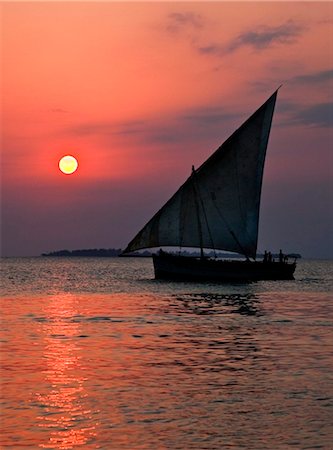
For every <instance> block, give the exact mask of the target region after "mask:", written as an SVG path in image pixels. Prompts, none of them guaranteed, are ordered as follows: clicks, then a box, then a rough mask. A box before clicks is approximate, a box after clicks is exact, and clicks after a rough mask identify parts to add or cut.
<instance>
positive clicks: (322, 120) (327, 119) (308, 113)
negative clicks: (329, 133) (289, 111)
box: [292, 102, 333, 128]
mask: <svg viewBox="0 0 333 450" xmlns="http://www.w3.org/2000/svg"><path fill="white" fill-rule="evenodd" d="M292 120H293V122H294V123H297V124H302V125H308V126H311V127H323V128H329V127H331V126H333V102H331V103H318V104H316V105H312V106H309V107H307V108H304V109H301V110H300V111H298V112H297V113H295V114H294V116H293V118H292Z"/></svg>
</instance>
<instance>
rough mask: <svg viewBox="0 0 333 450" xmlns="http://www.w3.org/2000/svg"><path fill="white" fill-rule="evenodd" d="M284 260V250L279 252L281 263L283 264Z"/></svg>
mask: <svg viewBox="0 0 333 450" xmlns="http://www.w3.org/2000/svg"><path fill="white" fill-rule="evenodd" d="M283 260H284V254H283V253H282V250H281V249H280V251H279V262H280V263H281V264H282V263H283Z"/></svg>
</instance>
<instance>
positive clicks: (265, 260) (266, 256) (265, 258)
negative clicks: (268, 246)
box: [264, 250, 268, 263]
mask: <svg viewBox="0 0 333 450" xmlns="http://www.w3.org/2000/svg"><path fill="white" fill-rule="evenodd" d="M267 258H268V254H267V250H265V253H264V263H267Z"/></svg>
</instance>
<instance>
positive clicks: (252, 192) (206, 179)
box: [125, 91, 277, 257]
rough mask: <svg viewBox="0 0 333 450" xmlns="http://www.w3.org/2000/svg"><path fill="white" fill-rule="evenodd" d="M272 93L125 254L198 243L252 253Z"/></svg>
mask: <svg viewBox="0 0 333 450" xmlns="http://www.w3.org/2000/svg"><path fill="white" fill-rule="evenodd" d="M276 96H277V91H276V92H275V93H274V94H273V95H272V96H271V97H270V98H269V99H268V100H267V101H266V102H265V103H264V104H263V105H262V106H261V107H260V108H259V109H258V110H257V111H256V112H255V113H254V114H253V115H252V116H251V117H250V118H249V119H248V120H247V121H246V122H244V124H243V125H242V126H241V127H240V128H239V129H238V130H236V131H235V132H234V133H233V134H232V135H231V136H230V137H229V138H228V139H227V140H226V141H225V142H224V143H223V144H222V145H221V146H220V147H219V148H218V149H217V150H216V151H215V153H213V154H212V156H211V157H210V158H208V160H207V161H206V162H204V163H203V164H202V165H201V166H200V167H199V169H197V170H196V171H193V172H192V175H191V176H190V177H189V178H188V179H187V180H186V182H185V183H184V184H183V185H182V186H181V187H180V189H179V190H178V191H177V192H176V193H175V194H174V195H173V197H171V199H170V200H169V201H168V202H167V203H166V204H165V205H164V206H163V207H162V208H161V209H160V210H159V211H158V212H157V213H156V214H155V215H154V217H153V218H152V219H151V220H150V221H149V222H148V223H147V224H146V225H145V226H144V227H143V229H142V230H141V231H140V232H139V233H138V234H137V235H136V236H135V238H134V239H133V240H132V241H131V242H130V243H129V245H128V246H127V248H126V250H125V252H133V251H135V250H139V249H143V248H151V247H162V246H181V247H201V248H202V247H204V248H214V249H220V250H227V251H231V252H237V253H241V254H244V255H246V256H251V257H255V255H256V250H257V240H258V221H259V207H260V195H261V185H262V177H263V169H264V162H265V155H266V148H267V144H268V138H269V133H270V128H271V123H272V117H273V112H274V106H275V102H276Z"/></svg>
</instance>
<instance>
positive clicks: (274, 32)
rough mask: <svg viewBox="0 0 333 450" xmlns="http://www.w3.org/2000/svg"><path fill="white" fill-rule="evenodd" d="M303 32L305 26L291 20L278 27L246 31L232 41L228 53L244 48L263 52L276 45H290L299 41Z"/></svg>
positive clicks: (227, 49)
mask: <svg viewBox="0 0 333 450" xmlns="http://www.w3.org/2000/svg"><path fill="white" fill-rule="evenodd" d="M303 30H304V27H303V26H301V25H299V24H296V23H294V22H293V21H292V20H290V21H288V22H286V23H284V24H282V25H280V26H278V27H261V28H260V29H259V30H258V31H246V32H245V33H242V34H240V35H238V36H237V37H236V38H235V39H234V40H232V41H231V42H230V43H229V45H228V46H227V48H226V51H227V52H229V53H231V52H234V51H236V50H238V49H239V48H240V47H244V46H249V47H252V48H253V49H254V50H263V49H265V48H268V47H270V46H272V45H274V44H287V45H290V44H293V43H294V42H296V41H297V38H298V37H299V36H300V34H301V33H302V32H303Z"/></svg>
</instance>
